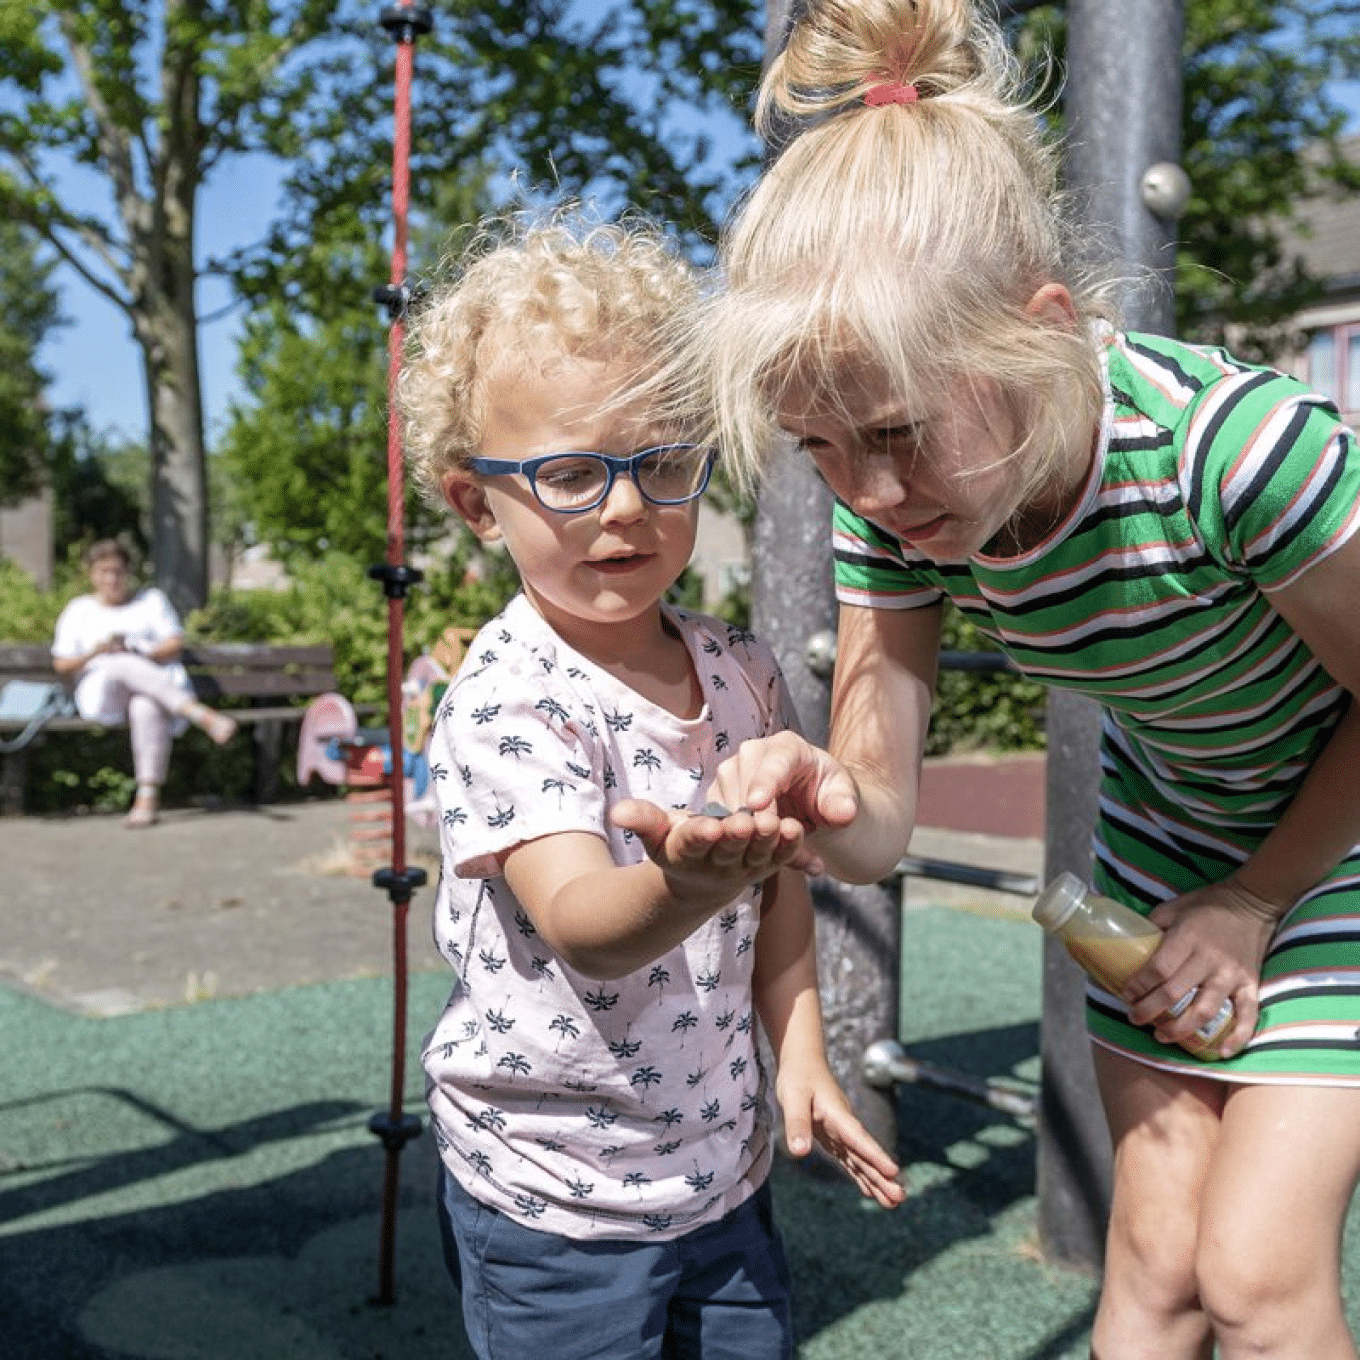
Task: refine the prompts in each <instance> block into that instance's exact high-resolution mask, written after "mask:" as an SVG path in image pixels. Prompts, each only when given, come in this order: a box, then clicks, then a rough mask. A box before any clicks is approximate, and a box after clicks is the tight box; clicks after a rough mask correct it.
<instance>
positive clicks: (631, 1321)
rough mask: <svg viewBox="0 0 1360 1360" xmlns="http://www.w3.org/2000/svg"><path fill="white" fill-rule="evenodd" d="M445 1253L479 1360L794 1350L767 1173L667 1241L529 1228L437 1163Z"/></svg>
mask: <svg viewBox="0 0 1360 1360" xmlns="http://www.w3.org/2000/svg"><path fill="white" fill-rule="evenodd" d="M439 1223H440V1229H441V1231H442V1234H443V1239H444V1259H445V1260H446V1261H447V1263H448V1267H449V1272H450V1274H452V1276H453V1278H454V1282H455V1283H456V1284H457V1285H458V1288H459V1290H460V1292H461V1293H462V1296H463V1322H464V1325H465V1326H466V1328H467V1334H468V1339H469V1341H470V1342H471V1343H472V1349H473V1350H474V1351H475V1352H476V1354H477V1355H478V1356H479V1357H480V1360H528V1357H531V1356H535V1357H537V1356H542V1357H545V1360H596V1358H598V1360H790V1358H791V1357H792V1355H793V1326H792V1319H791V1316H790V1310H789V1269H788V1263H787V1261H786V1260H785V1257H784V1246H783V1243H782V1242H781V1241H780V1238H779V1231H778V1229H777V1228H776V1227H775V1225H774V1214H773V1206H772V1202H771V1195H770V1187H769V1184H768V1182H767V1183H766V1184H765V1185H763V1186H761V1188H760V1189H759V1190H758V1191H756V1193H755V1194H754V1195H752V1196H751V1198H750V1199H749V1200H747V1201H746V1202H745V1203H744V1204H742V1205H741V1206H740V1207H739V1208H736V1209H734V1210H733V1211H732V1212H731V1213H730V1214H728V1215H727V1217H726V1218H723V1219H721V1220H720V1221H719V1222H717V1223H710V1224H707V1225H706V1226H704V1227H702V1228H696V1229H695V1230H694V1231H693V1232H691V1233H687V1234H685V1236H683V1237H677V1238H672V1239H670V1240H669V1241H664V1242H650V1241H645V1240H644V1241H626V1242H617V1241H598V1240H596V1241H576V1240H575V1239H573V1238H570V1237H558V1236H556V1235H555V1234H553V1233H544V1232H539V1231H537V1230H536V1229H534V1228H526V1227H525V1226H523V1225H522V1224H520V1223H517V1222H516V1221H515V1220H514V1219H511V1218H507V1217H506V1215H504V1214H502V1213H499V1212H497V1211H496V1210H495V1209H492V1208H489V1207H488V1206H487V1205H484V1204H482V1203H480V1202H479V1201H478V1200H475V1199H473V1197H472V1196H471V1195H469V1194H468V1193H467V1191H466V1190H464V1189H463V1188H462V1186H460V1185H459V1184H458V1182H457V1181H456V1180H455V1179H454V1178H453V1177H452V1176H450V1175H449V1174H448V1173H447V1172H446V1171H444V1170H442V1168H441V1171H440V1183H439Z"/></svg>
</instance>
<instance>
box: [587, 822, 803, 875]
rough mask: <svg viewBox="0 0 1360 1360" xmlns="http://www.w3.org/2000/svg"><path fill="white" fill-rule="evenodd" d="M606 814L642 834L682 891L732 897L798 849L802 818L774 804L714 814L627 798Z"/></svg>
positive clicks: (790, 858)
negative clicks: (785, 814)
mask: <svg viewBox="0 0 1360 1360" xmlns="http://www.w3.org/2000/svg"><path fill="white" fill-rule="evenodd" d="M715 810H716V809H715ZM610 819H611V820H612V821H613V823H614V825H615V826H617V827H620V828H622V829H624V830H626V831H632V832H633V833H634V834H635V835H637V836H638V837H639V838H640V839H641V841H642V843H643V845H644V846H645V847H646V850H647V854H648V856H649V857H650V858H651V860H652V861H653V863H655V864H656V865H657V866H658V867H659V868H660V869H661V871H662V872H663V873H664V874H665V875H666V877H667V879H668V880H669V881H670V882H671V884H672V887H673V888H674V889H675V890H676V891H677V892H682V893H683V892H695V893H701V894H703V895H705V896H707V895H710V894H718V895H722V894H726V895H727V896H728V897H733V896H735V895H736V894H737V893H738V892H740V891H741V889H742V888H744V887H746V885H747V884H750V883H759V882H762V881H763V880H765V879H766V878H768V877H769V876H770V875H771V874H772V873H774V872H775V871H776V870H778V869H782V868H783V867H784V866H785V865H786V864H789V863H791V862H792V861H793V859H794V858H795V857H797V856H798V855H799V854H800V852H801V851H802V850H803V835H804V832H803V826H802V823H801V822H799V821H798V820H797V819H796V818H793V817H781V816H780V815H779V814H778V813H777V812H776V811H775V810H774V809H773V808H764V809H761V810H760V811H758V812H751V811H748V810H747V809H744V808H743V809H740V810H738V811H736V812H732V813H728V814H727V815H726V816H723V817H715V816H709V815H707V814H706V813H692V812H687V811H676V810H673V809H671V810H668V809H666V808H662V807H658V806H657V805H656V804H655V803H649V802H647V801H646V800H645V799H642V798H628V799H625V800H624V801H623V802H621V803H619V804H618V805H617V806H615V807H614V809H613V810H612V812H611V813H610Z"/></svg>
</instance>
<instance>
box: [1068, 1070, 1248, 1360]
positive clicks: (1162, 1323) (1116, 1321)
mask: <svg viewBox="0 0 1360 1360" xmlns="http://www.w3.org/2000/svg"><path fill="white" fill-rule="evenodd" d="M1094 1056H1095V1066H1096V1078H1097V1081H1098V1082H1099V1085H1100V1093H1101V1099H1102V1101H1103V1102H1104V1105H1105V1114H1106V1118H1107V1120H1108V1121H1109V1125H1110V1134H1111V1137H1112V1138H1113V1140H1114V1193H1113V1200H1112V1203H1111V1209H1110V1226H1109V1231H1108V1234H1107V1237H1106V1254H1105V1277H1104V1282H1103V1285H1102V1287H1101V1295H1100V1304H1099V1307H1098V1308H1097V1311H1096V1320H1095V1325H1094V1328H1093V1330H1092V1351H1091V1353H1092V1355H1093V1356H1094V1357H1096V1360H1209V1357H1210V1356H1211V1355H1212V1354H1213V1335H1212V1333H1211V1331H1210V1324H1209V1318H1208V1316H1207V1315H1206V1314H1205V1312H1204V1309H1203V1306H1202V1304H1201V1301H1200V1297H1199V1289H1198V1285H1197V1283H1196V1274H1195V1257H1196V1242H1197V1238H1198V1218H1199V1214H1198V1208H1199V1203H1200V1197H1201V1194H1202V1192H1203V1189H1204V1184H1205V1179H1206V1176H1207V1174H1208V1169H1209V1165H1210V1159H1211V1158H1212V1157H1213V1155H1214V1149H1215V1147H1216V1145H1217V1142H1218V1138H1219V1132H1220V1116H1221V1113H1222V1107H1223V1101H1224V1099H1225V1097H1226V1095H1227V1090H1228V1088H1227V1087H1225V1086H1224V1085H1223V1084H1222V1083H1219V1082H1213V1081H1205V1080H1203V1079H1197V1078H1181V1077H1176V1076H1173V1075H1172V1074H1170V1073H1167V1072H1159V1071H1157V1070H1156V1069H1155V1068H1151V1067H1146V1066H1144V1065H1143V1064H1141V1063H1135V1062H1131V1061H1130V1060H1128V1059H1127V1058H1121V1057H1119V1056H1118V1055H1116V1054H1113V1053H1109V1052H1107V1051H1106V1050H1104V1049H1096V1050H1095V1054H1094Z"/></svg>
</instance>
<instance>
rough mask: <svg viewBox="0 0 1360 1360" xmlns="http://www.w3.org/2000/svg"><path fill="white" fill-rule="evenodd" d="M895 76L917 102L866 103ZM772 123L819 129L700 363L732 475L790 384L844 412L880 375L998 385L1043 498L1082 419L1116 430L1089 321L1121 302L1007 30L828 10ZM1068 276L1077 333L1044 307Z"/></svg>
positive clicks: (702, 345) (752, 221)
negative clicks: (1068, 215)
mask: <svg viewBox="0 0 1360 1360" xmlns="http://www.w3.org/2000/svg"><path fill="white" fill-rule="evenodd" d="M885 83H886V84H892V85H895V86H900V87H902V90H901V91H899V92H900V93H903V94H904V98H903V100H902V102H890V103H885V104H871V103H866V102H865V99H864V96H865V94H866V93H868V92H869V91H871V90H873V89H874V87H875V86H881V85H884V84H885ZM757 120H758V123H759V125H760V128H761V130H762V131H763V132H764V133H765V134H766V135H767V136H771V135H777V134H780V133H781V132H782V133H784V134H787V133H788V131H789V130H790V128H793V127H797V128H798V129H799V130H797V131H796V135H794V136H793V138H792V140H791V141H789V142H788V145H787V146H786V147H785V149H784V150H783V151H782V153H781V154H780V155H779V157H778V158H777V159H776V160H775V162H774V163H773V165H772V166H771V167H770V168H769V170H768V171H767V172H766V173H765V175H764V176H763V177H762V179H761V180H760V182H759V183H758V184H757V185H756V186H755V188H754V190H753V192H752V193H751V194H750V196H749V197H748V199H747V200H746V201H745V203H744V204H743V205H742V206H741V207H740V209H739V211H738V213H737V215H736V217H735V219H734V221H733V222H732V223H731V225H730V228H729V230H728V231H727V232H726V234H725V238H724V241H723V245H722V251H721V264H722V267H723V270H724V273H725V276H726V279H725V282H726V288H725V289H724V291H723V292H722V293H721V294H719V295H717V296H715V298H714V299H713V301H712V303H711V307H710V311H709V314H708V316H707V317H706V318H705V320H704V323H703V325H702V326H701V327H700V329H699V330H698V332H697V340H696V343H697V345H698V347H699V350H700V356H699V358H698V359H697V360H695V361H694V362H695V365H696V367H697V368H698V369H699V370H701V371H702V372H703V373H704V375H705V378H706V382H707V388H706V391H705V394H704V398H703V400H705V401H711V402H712V404H713V408H714V417H713V419H714V425H715V429H716V435H717V438H718V439H719V440H720V441H721V443H722V445H723V452H724V458H725V460H726V462H727V464H728V467H729V470H730V471H733V472H734V473H735V475H736V477H737V479H738V480H739V481H743V482H746V483H747V484H749V483H750V482H751V481H753V480H754V479H755V478H756V477H757V476H758V474H759V472H760V470H761V467H762V465H763V463H764V460H765V459H766V457H767V455H768V452H769V450H770V449H771V447H772V446H773V441H774V439H775V437H776V434H777V431H776V428H775V413H776V412H777V411H778V410H779V408H780V405H781V402H782V400H783V398H784V396H785V394H786V393H787V391H788V389H789V385H790V384H793V383H797V384H799V385H800V386H802V387H803V388H804V389H806V388H807V387H808V386H809V385H810V386H811V389H812V391H813V392H814V394H815V395H816V396H817V398H818V400H819V401H820V402H821V403H824V405H825V406H826V407H827V408H829V409H833V410H834V409H837V408H838V404H839V398H838V394H839V393H841V392H844V391H846V390H847V389H848V387H849V386H850V384H851V383H853V381H854V378H855V375H856V374H863V373H864V372H865V371H866V370H867V371H873V372H878V373H881V374H884V375H886V376H887V377H888V378H889V379H890V383H891V386H892V388H893V390H894V391H895V392H897V393H898V395H899V396H900V397H902V398H903V399H904V400H908V401H909V400H912V399H913V398H914V397H916V396H919V395H920V394H923V393H924V394H938V393H940V392H942V391H944V390H946V389H947V387H948V385H949V384H950V383H951V382H952V381H954V380H956V379H959V378H971V379H989V380H991V381H992V382H994V383H995V384H996V385H997V387H998V388H999V390H1000V391H1001V392H1002V393H1003V395H1004V397H1005V399H1006V401H1007V404H1008V406H1009V408H1010V409H1011V411H1012V413H1013V415H1014V417H1015V419H1016V422H1017V429H1019V430H1021V431H1022V432H1023V435H1024V438H1023V442H1022V443H1021V445H1020V447H1019V448H1017V449H1016V450H1014V451H1013V452H1012V453H1010V454H1009V455H1008V456H1009V457H1010V458H1013V459H1016V460H1017V462H1016V467H1017V475H1018V476H1021V477H1023V478H1024V479H1025V481H1026V484H1027V485H1028V486H1032V487H1037V486H1038V485H1039V484H1041V483H1042V481H1043V480H1044V478H1045V477H1046V476H1047V475H1048V473H1049V472H1050V471H1051V464H1052V459H1053V458H1054V457H1056V456H1057V452H1058V450H1059V449H1060V448H1061V440H1060V433H1061V432H1062V431H1063V430H1064V429H1065V428H1066V429H1070V428H1071V426H1072V422H1073V419H1074V407H1076V408H1078V411H1077V412H1076V414H1079V415H1080V416H1081V417H1085V416H1087V415H1089V417H1090V420H1091V423H1092V425H1093V426H1094V424H1095V422H1096V421H1097V420H1098V419H1099V411H1100V403H1101V400H1102V395H1101V382H1100V368H1099V358H1098V354H1097V350H1096V347H1095V345H1094V344H1093V343H1092V339H1091V325H1090V323H1091V322H1092V321H1093V320H1095V319H1096V318H1097V317H1106V318H1110V317H1112V316H1113V306H1112V303H1111V298H1112V296H1113V293H1112V290H1111V288H1110V286H1109V282H1108V281H1106V280H1103V279H1101V278H1100V277H1098V276H1097V275H1096V274H1094V273H1092V272H1091V271H1090V270H1089V269H1088V268H1087V265H1086V263H1085V261H1086V260H1088V259H1089V252H1088V251H1087V250H1086V243H1085V242H1078V241H1076V239H1075V237H1074V235H1073V233H1072V232H1071V230H1070V229H1069V228H1068V227H1067V225H1066V223H1065V220H1064V219H1065V214H1064V212H1063V204H1062V202H1061V200H1060V196H1059V192H1058V188H1057V156H1056V151H1055V149H1054V147H1053V146H1052V144H1051V143H1050V141H1049V139H1048V137H1047V136H1046V133H1045V129H1044V127H1043V124H1042V119H1041V117H1040V115H1039V113H1038V112H1037V111H1036V110H1035V108H1034V107H1033V106H1032V104H1031V103H1030V102H1029V101H1028V100H1027V97H1026V93H1025V84H1024V77H1023V72H1022V71H1021V70H1020V69H1019V67H1018V65H1017V63H1016V61H1015V59H1014V57H1013V56H1012V54H1011V53H1010V51H1009V49H1008V48H1007V46H1006V43H1005V41H1004V37H1003V35H1002V34H1001V32H1000V31H999V29H998V28H997V27H996V25H995V24H994V23H993V22H992V21H990V20H989V19H988V18H986V17H985V16H984V15H983V14H981V13H980V12H979V10H978V8H977V7H976V6H975V5H974V4H972V3H969V0H810V3H809V4H808V5H807V6H806V8H805V9H804V10H803V11H802V12H801V14H800V17H799V18H798V20H797V22H796V23H795V24H794V26H793V28H792V31H791V33H790V36H789V41H788V44H787V46H786V47H785V48H784V50H783V51H782V52H781V53H780V55H779V56H778V57H777V58H776V59H775V60H774V61H773V62H772V63H771V65H770V68H769V70H768V71H767V72H766V75H765V77H764V79H763V81H762V84H761V89H760V94H759V100H758V105H757ZM809 120H810V121H809ZM804 124H806V125H805V126H804ZM1078 246H1080V247H1081V248H1080V249H1078V248H1077V247H1078ZM1050 283H1058V284H1061V285H1063V286H1064V287H1065V288H1066V289H1067V290H1068V292H1069V293H1070V295H1071V297H1072V299H1073V301H1074V304H1075V307H1076V311H1077V314H1078V316H1077V324H1076V325H1071V324H1061V323H1060V322H1059V321H1058V320H1056V319H1055V318H1054V316H1053V315H1052V314H1046V313H1043V312H1042V311H1041V312H1040V313H1039V314H1035V313H1034V312H1033V311H1032V310H1031V309H1030V308H1029V304H1030V302H1031V300H1032V299H1033V298H1034V296H1035V294H1036V293H1037V292H1038V290H1039V289H1040V288H1042V287H1043V286H1044V285H1046V284H1050ZM1022 454H1023V455H1024V457H1023V459H1022V458H1021V455H1022Z"/></svg>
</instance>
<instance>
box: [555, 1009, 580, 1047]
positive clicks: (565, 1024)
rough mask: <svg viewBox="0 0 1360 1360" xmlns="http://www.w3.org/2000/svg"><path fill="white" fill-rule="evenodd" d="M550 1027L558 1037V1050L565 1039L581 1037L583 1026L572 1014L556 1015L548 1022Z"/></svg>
mask: <svg viewBox="0 0 1360 1360" xmlns="http://www.w3.org/2000/svg"><path fill="white" fill-rule="evenodd" d="M548 1028H549V1029H550V1030H552V1032H553V1033H554V1034H556V1035H557V1036H558V1037H557V1048H558V1050H560V1049H561V1047H562V1040H563V1039H579V1038H580V1037H581V1027H580V1025H578V1024H577V1023H576V1021H575V1020H574V1019H573V1018H572V1017H571V1016H570V1015H555V1016H553V1018H552V1020H551V1021H549V1023H548Z"/></svg>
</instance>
